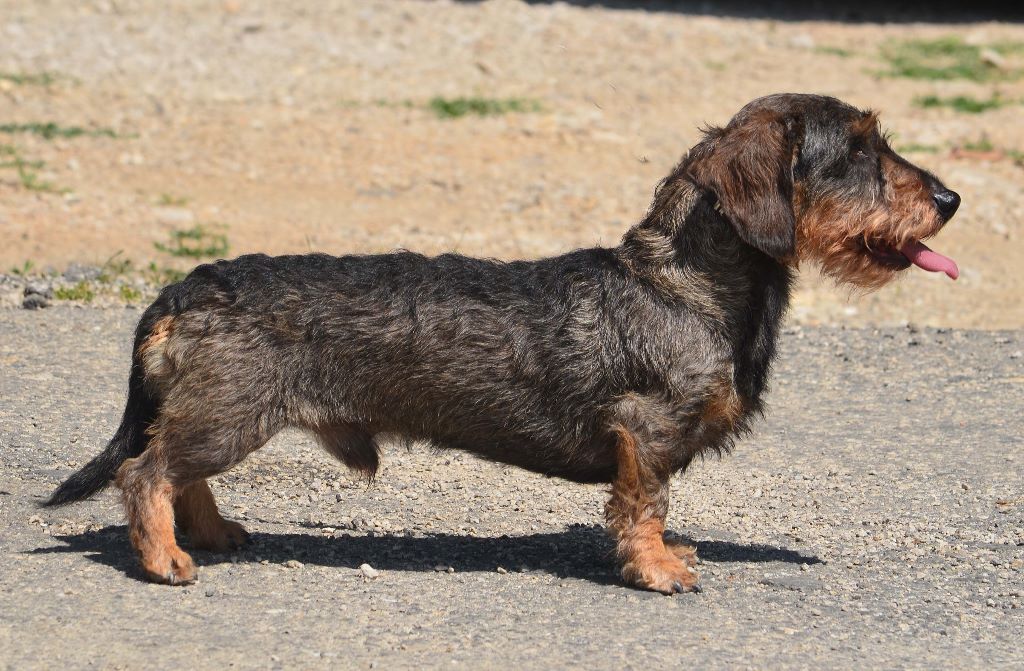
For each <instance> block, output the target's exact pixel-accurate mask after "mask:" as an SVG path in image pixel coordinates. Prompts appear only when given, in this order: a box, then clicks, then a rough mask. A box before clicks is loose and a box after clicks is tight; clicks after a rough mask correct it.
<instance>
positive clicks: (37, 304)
mask: <svg viewBox="0 0 1024 671" xmlns="http://www.w3.org/2000/svg"><path fill="white" fill-rule="evenodd" d="M49 305H50V301H48V300H46V297H45V296H40V295H39V294H29V295H28V296H25V299H24V300H23V301H21V307H23V308H25V309H26V310H38V309H39V308H45V307H49Z"/></svg>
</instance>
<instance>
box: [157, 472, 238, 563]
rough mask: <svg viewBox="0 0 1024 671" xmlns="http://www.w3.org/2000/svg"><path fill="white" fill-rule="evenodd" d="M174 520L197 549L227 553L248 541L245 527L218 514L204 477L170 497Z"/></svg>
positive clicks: (215, 503)
mask: <svg viewBox="0 0 1024 671" xmlns="http://www.w3.org/2000/svg"><path fill="white" fill-rule="evenodd" d="M174 521H175V522H176V523H177V525H178V528H179V529H181V530H182V531H183V532H185V533H186V534H188V539H189V541H190V542H191V544H192V547H194V548H196V549H197V550H210V551H212V552H229V551H231V550H235V549H237V548H240V547H241V546H243V545H245V543H246V541H248V540H249V534H248V532H246V530H245V527H243V526H242V525H241V524H239V523H238V522H233V521H231V520H226V519H224V518H223V517H221V516H220V512H219V511H218V510H217V502H216V501H214V499H213V492H212V491H210V485H209V484H208V483H207V482H206V480H205V479H199V480H196V481H195V482H192V483H190V484H187V485H185V486H183V487H181V488H180V489H178V491H177V495H176V496H175V498H174Z"/></svg>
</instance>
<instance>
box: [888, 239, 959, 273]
mask: <svg viewBox="0 0 1024 671" xmlns="http://www.w3.org/2000/svg"><path fill="white" fill-rule="evenodd" d="M900 253H902V254H903V256H905V257H907V258H908V259H910V262H911V263H913V264H914V265H915V266H917V267H918V268H923V269H924V270H927V271H928V272H932V273H938V272H943V273H946V274H947V275H949V278H950V279H952V280H955V279H956V278H958V277H960V269H959V268H957V267H956V261H954V260H953V259H951V258H949V257H948V256H943V255H942V254H939V253H938V252H933V251H932V250H930V249H928V246H927V245H925V244H924V243H923V242H908V243H907V244H905V245H903V248H902V249H900Z"/></svg>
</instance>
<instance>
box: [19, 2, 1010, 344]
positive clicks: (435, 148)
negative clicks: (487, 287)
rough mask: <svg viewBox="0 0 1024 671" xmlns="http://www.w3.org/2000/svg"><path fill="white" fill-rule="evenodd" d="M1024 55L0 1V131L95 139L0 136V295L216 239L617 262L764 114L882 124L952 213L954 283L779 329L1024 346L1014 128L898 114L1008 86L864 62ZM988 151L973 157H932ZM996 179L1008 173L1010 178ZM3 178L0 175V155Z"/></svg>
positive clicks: (329, 13)
mask: <svg viewBox="0 0 1024 671" xmlns="http://www.w3.org/2000/svg"><path fill="white" fill-rule="evenodd" d="M947 35H958V36H961V37H962V38H963V39H965V40H966V41H967V42H968V43H971V44H980V45H988V44H997V43H1020V42H1024V29H1022V28H1021V26H1020V25H1019V24H998V23H976V24H943V25H928V24H916V23H897V24H891V25H880V24H874V23H838V22H828V21H788V20H775V19H745V18H734V17H731V16H723V17H716V16H702V15H690V14H685V13H680V12H674V11H661V12H658V11H651V12H647V11H639V10H635V9H616V8H613V7H607V6H602V5H600V4H597V5H594V6H573V5H566V4H561V3H553V4H546V3H539V4H534V5H527V4H524V3H521V2H515V1H512V0H500V1H495V2H481V3H455V2H404V1H399V0H388V1H386V2H385V1H375V2H374V1H367V2H317V3H303V4H298V5H296V4H295V3H272V2H248V1H246V2H242V1H229V2H223V3H219V2H186V3H164V2H153V1H141V0H140V1H137V2H122V1H118V2H83V3H67V2H31V3H27V2H21V1H12V0H3V1H2V2H0V45H2V46H0V73H8V74H10V73H22V74H26V73H27V74H39V73H50V74H51V75H53V78H54V81H52V82H49V83H46V84H40V83H32V82H23V81H15V80H12V79H11V78H8V79H0V124H6V123H18V124H26V123H43V122H50V121H52V122H56V123H57V124H59V125H60V126H62V127H71V126H78V127H82V128H86V129H92V130H102V129H109V130H112V131H113V132H115V133H116V134H117V137H109V136H106V135H100V136H80V137H74V138H56V139H53V140H46V139H42V138H40V137H38V136H36V135H32V134H26V133H15V134H11V133H0V144H3V145H7V146H9V147H13V148H14V150H15V151H17V152H18V155H19V156H21V157H22V158H23V159H24V160H34V161H43V162H44V163H45V165H43V166H41V167H40V168H39V169H38V170H37V171H36V178H37V181H40V182H46V183H49V184H50V185H52V186H53V187H54V188H55V189H58V190H65V191H64V192H63V193H46V192H39V191H36V190H31V189H28V188H26V187H25V186H24V184H22V183H21V180H20V179H19V175H18V173H17V171H16V170H14V169H11V168H7V169H2V170H0V230H2V231H3V245H2V246H0V270H2V271H4V272H6V271H8V269H9V268H12V267H23V266H24V264H25V263H26V262H27V261H29V262H31V263H32V264H33V268H34V269H36V270H37V271H38V270H46V269H52V270H55V271H62V270H63V269H65V268H66V267H67V266H68V264H71V263H85V264H92V265H101V264H103V263H104V262H105V261H106V260H107V259H109V258H110V257H111V256H112V255H114V254H117V253H118V252H120V255H119V256H118V257H117V258H118V260H123V259H128V260H130V261H132V262H133V264H134V266H135V267H136V268H138V267H143V266H145V265H146V264H148V263H149V262H151V261H153V262H155V263H157V264H159V265H161V266H163V265H168V266H176V267H181V268H184V267H187V265H188V262H187V261H184V260H181V259H173V258H170V257H168V255H167V254H165V253H162V252H160V251H158V250H157V249H156V248H155V246H154V245H155V244H157V243H166V242H167V240H168V237H169V235H170V234H171V233H172V232H173V231H174V230H183V229H186V228H189V227H191V226H194V225H195V224H200V225H204V226H207V227H218V226H220V227H223V228H220V229H217V230H223V231H224V232H225V234H226V235H227V237H228V240H229V242H230V251H229V255H234V254H238V253H243V252H250V251H265V252H270V253H283V252H303V251H308V250H317V251H325V252H329V253H335V254H342V253H349V252H372V251H384V250H391V249H395V248H406V249H413V250H418V251H423V252H427V253H436V252H441V251H444V250H451V249H455V250H458V251H460V252H464V253H467V254H476V255H486V256H493V257H499V258H519V257H537V256H542V255H549V254H556V253H559V252H561V251H564V250H568V249H571V248H575V247H579V246H589V245H594V244H605V245H611V244H615V243H616V242H617V240H618V239H619V237H620V236H621V234H622V233H623V231H625V230H626V228H628V227H629V226H630V225H631V224H632V223H634V222H635V221H637V219H638V218H639V217H640V216H642V214H643V212H644V210H645V208H646V207H647V205H648V202H649V199H650V196H651V193H652V190H653V188H654V185H655V184H656V183H657V181H658V180H659V179H660V178H661V177H662V176H664V175H665V174H666V173H667V171H668V170H669V169H670V167H671V166H672V165H673V163H674V162H675V161H677V160H678V159H679V157H680V156H681V155H682V154H683V152H684V151H685V150H686V149H687V148H688V147H690V146H691V145H692V144H693V143H694V142H695V141H696V140H697V138H698V136H699V133H698V127H699V126H700V125H702V124H704V123H724V122H726V121H727V120H728V119H729V117H730V116H731V115H732V114H733V113H734V112H735V111H736V110H738V109H739V107H740V106H742V105H743V104H744V103H745V102H747V101H748V100H750V99H752V98H754V97H756V96H759V95H762V94H766V93H771V92H777V91H813V92H819V93H826V94H831V95H835V96H838V97H840V98H843V99H845V100H848V101H849V102H851V103H854V104H856V105H859V106H862V107H872V108H875V109H878V110H880V111H881V112H882V115H883V117H882V118H883V121H884V123H885V125H886V126H887V127H888V128H889V129H890V130H891V131H892V132H893V133H894V134H895V137H896V139H895V141H894V142H895V144H896V145H897V146H905V147H909V146H913V145H917V146H919V147H920V146H925V147H927V148H930V149H929V150H927V151H912V152H909V153H908V154H907V155H908V157H909V158H911V159H912V160H914V161H916V162H918V163H919V164H920V165H922V166H924V167H927V168H928V169H931V170H933V171H935V172H936V173H937V174H939V175H940V176H942V177H943V178H944V179H945V181H946V182H947V183H948V184H949V185H950V186H951V187H952V188H954V189H955V190H957V191H958V192H960V193H961V195H962V196H963V201H964V204H963V206H962V208H961V210H960V213H959V214H958V215H957V217H956V218H955V219H954V221H953V222H952V224H951V225H950V226H949V227H948V229H947V230H946V231H944V232H943V234H942V235H941V237H940V238H938V239H937V240H936V242H935V247H936V249H939V250H941V251H943V252H945V253H947V254H949V255H951V256H953V257H954V258H955V259H957V261H959V263H960V266H961V268H962V269H963V276H962V277H961V279H960V281H959V282H957V283H956V284H953V283H951V282H950V281H948V280H947V279H945V278H943V277H939V276H935V275H930V274H927V273H924V272H922V271H916V272H910V273H908V276H907V277H906V279H905V280H903V281H901V282H899V283H898V284H897V285H895V286H893V287H890V288H888V289H886V290H885V291H882V292H880V293H877V294H874V295H870V296H867V297H862V296H852V297H851V296H850V295H849V292H847V291H845V290H837V289H835V288H833V287H832V286H831V285H830V284H829V283H824V282H821V281H819V280H818V279H816V278H815V275H814V273H813V271H812V270H811V269H808V272H806V273H805V281H804V282H803V287H802V289H801V291H800V293H799V295H798V296H797V299H796V301H795V307H794V311H793V318H794V319H795V320H796V321H797V322H803V323H815V322H827V323H847V324H887V323H899V322H904V321H911V322H914V323H921V324H932V325H946V326H961V327H984V328H1008V327H1009V328H1013V327H1020V326H1021V325H1024V302H1022V301H1021V300H1020V295H1021V289H1022V282H1024V279H1022V278H1024V275H1022V274H1021V273H1020V272H1019V268H1020V267H1021V265H1022V263H1024V246H1022V245H1021V236H1022V235H1024V201H1022V199H1021V195H1022V183H1024V169H1022V167H1021V165H1020V163H1019V161H1017V162H1015V161H1014V160H1013V158H1012V156H1008V155H1007V154H1006V153H1005V152H1004V151H1003V150H1014V149H1024V124H1021V123H1020V118H1021V111H1022V109H1024V108H1022V107H1021V105H1019V104H1012V105H1009V106H1006V107H1003V108H1001V109H995V110H990V111H987V112H984V113H982V114H962V113H957V112H954V111H951V110H948V109H921V108H919V107H917V106H915V105H914V104H913V100H914V98H915V97H917V96H923V95H933V94H934V95H939V96H943V97H948V96H953V95H959V94H967V95H972V96H975V97H979V98H986V97H988V96H989V95H991V94H992V93H993V92H998V93H999V94H1000V95H1001V96H1002V97H1005V98H1007V99H1013V100H1019V99H1022V98H1024V83H1022V81H1021V80H1015V81H1014V80H1011V81H1003V82H998V83H972V82H969V81H948V82H931V81H919V80H912V79H893V78H888V77H882V76H880V75H879V74H878V73H879V72H880V71H883V70H885V69H886V67H887V66H886V64H885V62H884V61H883V60H882V59H881V57H880V55H879V50H880V49H881V48H882V46H883V45H884V44H886V43H887V42H888V41H891V40H895V39H908V38H933V37H941V36H947ZM435 96H447V97H457V96H482V97H488V98H506V97H515V98H522V99H526V100H528V101H532V102H536V103H537V104H539V106H540V109H539V111H533V112H526V113H509V114H503V115H498V116H492V117H484V118H481V117H462V118H458V119H441V118H438V117H437V115H436V114H434V113H433V112H432V111H431V110H430V109H429V108H428V107H427V103H428V101H429V100H430V99H431V98H433V97H435ZM981 139H987V140H988V141H989V142H990V144H991V145H992V146H993V147H995V150H994V151H989V152H980V153H978V152H974V153H968V154H967V155H966V156H963V155H961V154H959V153H958V152H957V151H955V149H956V147H958V146H962V145H964V144H970V143H972V142H977V141H979V140H981ZM1011 153H1012V152H1011ZM0 158H3V157H0Z"/></svg>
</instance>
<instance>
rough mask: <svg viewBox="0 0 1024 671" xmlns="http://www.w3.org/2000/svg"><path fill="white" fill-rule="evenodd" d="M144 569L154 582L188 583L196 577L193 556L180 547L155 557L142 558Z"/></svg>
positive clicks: (167, 583)
mask: <svg viewBox="0 0 1024 671" xmlns="http://www.w3.org/2000/svg"><path fill="white" fill-rule="evenodd" d="M142 570H143V571H145V573H146V577H147V578H149V579H150V580H152V581H153V582H159V583H163V584H165V585H187V584H188V583H190V582H193V581H194V580H195V579H196V566H195V564H194V563H193V562H192V557H190V556H188V553H186V552H185V551H184V550H182V549H181V548H178V547H174V548H170V549H168V550H165V551H164V552H161V553H160V554H159V556H157V557H155V558H147V557H143V558H142Z"/></svg>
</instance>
